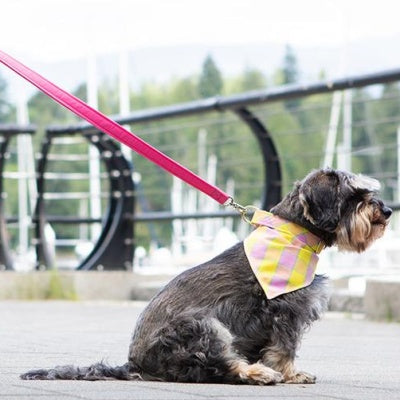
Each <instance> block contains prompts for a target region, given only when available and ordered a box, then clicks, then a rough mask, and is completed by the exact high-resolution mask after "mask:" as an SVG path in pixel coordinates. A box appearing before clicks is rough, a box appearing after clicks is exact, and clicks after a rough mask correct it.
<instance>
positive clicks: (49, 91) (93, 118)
mask: <svg viewBox="0 0 400 400" xmlns="http://www.w3.org/2000/svg"><path fill="white" fill-rule="evenodd" d="M0 62H2V63H3V64H4V65H5V66H7V67H8V68H10V69H11V70H13V71H14V72H16V73H17V74H18V75H20V76H21V77H22V78H24V79H26V80H27V81H29V82H30V83H32V84H33V85H34V86H36V87H37V88H38V89H39V90H41V91H42V92H43V93H45V94H46V95H47V96H49V97H51V98H52V99H53V100H55V101H56V102H57V103H59V104H61V105H62V106H64V107H66V108H67V109H69V110H70V111H72V112H73V113H75V114H76V115H78V116H79V117H81V118H83V119H85V120H86V121H88V122H89V123H90V124H92V125H93V126H95V127H96V128H98V129H99V130H100V131H102V132H104V133H106V134H108V135H110V136H111V137H113V138H114V139H115V140H117V141H119V142H121V143H123V144H125V145H126V146H128V147H129V148H131V149H132V150H134V151H136V152H137V153H139V154H140V155H142V156H143V157H145V158H147V159H148V160H150V161H152V162H153V163H155V164H156V165H158V166H159V167H161V168H163V169H165V170H166V171H168V172H169V173H171V174H172V175H175V176H176V177H178V178H180V179H182V180H183V181H184V182H186V183H188V184H189V185H191V186H193V187H194V188H196V189H198V190H200V191H201V192H203V193H205V194H207V195H208V196H210V197H211V198H213V199H214V200H216V201H217V202H218V203H220V204H224V205H230V206H232V207H234V208H235V209H237V208H236V206H238V205H237V204H236V203H234V202H233V199H232V197H231V196H229V195H228V194H226V193H225V192H223V191H222V190H221V189H219V188H217V187H216V186H213V185H211V184H210V183H208V182H206V181H205V180H203V179H202V178H200V177H199V176H198V175H196V174H195V173H193V172H192V171H190V170H189V169H188V168H186V167H184V166H183V165H181V164H179V163H178V162H176V161H174V160H172V159H171V158H170V157H168V156H167V155H165V154H164V153H162V152H161V151H159V150H157V149H156V148H154V147H153V146H151V145H149V144H148V143H146V142H145V141H144V140H142V139H141V138H139V137H138V136H136V135H134V134H133V133H132V132H130V131H128V130H127V129H125V128H124V127H123V126H121V125H120V124H118V123H117V122H115V121H113V120H112V119H110V118H108V117H106V116H105V115H104V114H102V113H101V112H100V111H98V110H95V109H94V108H92V107H90V106H89V105H88V104H86V103H85V102H83V101H82V100H80V99H79V98H77V97H75V96H73V95H72V94H70V93H68V92H66V91H65V90H63V89H61V88H60V87H58V86H57V85H55V84H54V83H52V82H50V81H49V80H47V79H46V78H44V77H43V76H41V75H39V74H38V73H37V72H35V71H33V70H31V69H30V68H28V67H27V66H25V65H24V64H21V63H20V62H19V61H18V60H16V59H15V58H13V57H11V56H9V55H8V54H6V53H4V52H3V51H1V50H0Z"/></svg>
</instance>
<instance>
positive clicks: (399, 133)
mask: <svg viewBox="0 0 400 400" xmlns="http://www.w3.org/2000/svg"><path fill="white" fill-rule="evenodd" d="M397 202H399V203H400V125H399V126H398V127H397ZM395 215H398V213H395ZM399 228H400V217H399V216H398V217H397V229H399Z"/></svg>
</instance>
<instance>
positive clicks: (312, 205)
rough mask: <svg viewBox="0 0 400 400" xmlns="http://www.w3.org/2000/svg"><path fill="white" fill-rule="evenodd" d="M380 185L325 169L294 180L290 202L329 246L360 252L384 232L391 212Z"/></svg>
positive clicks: (359, 177) (350, 174)
mask: <svg viewBox="0 0 400 400" xmlns="http://www.w3.org/2000/svg"><path fill="white" fill-rule="evenodd" d="M379 188H380V184H379V182H378V181H377V180H375V179H373V178H369V177H366V176H363V175H355V174H352V173H349V172H344V171H338V170H333V169H330V168H326V169H321V170H317V171H313V172H311V173H310V174H309V175H307V176H306V177H305V178H304V179H303V180H302V181H300V182H297V183H296V185H295V190H294V192H293V193H292V195H291V196H290V195H289V198H290V202H289V203H296V204H295V205H293V208H292V209H293V210H296V214H297V217H298V218H300V220H302V221H305V222H306V223H307V225H308V226H309V227H311V228H314V229H312V230H314V232H317V233H322V236H323V237H325V238H329V240H328V241H327V242H328V243H327V244H328V245H331V244H336V245H337V246H338V248H339V249H340V250H349V251H356V252H362V251H364V250H365V249H366V248H367V247H368V246H369V245H370V244H371V243H372V242H373V241H374V240H376V239H378V238H379V237H381V236H382V235H383V233H384V231H385V228H386V226H387V224H388V221H389V218H390V216H391V214H392V210H391V209H390V208H389V207H387V206H385V204H384V203H383V202H382V200H381V199H380V198H379V197H378V190H379ZM293 194H294V195H293Z"/></svg>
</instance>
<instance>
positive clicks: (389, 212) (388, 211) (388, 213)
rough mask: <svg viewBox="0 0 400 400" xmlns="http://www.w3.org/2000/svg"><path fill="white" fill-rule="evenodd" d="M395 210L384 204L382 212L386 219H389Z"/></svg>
mask: <svg viewBox="0 0 400 400" xmlns="http://www.w3.org/2000/svg"><path fill="white" fill-rule="evenodd" d="M392 212H393V210H392V209H391V208H389V207H386V206H383V207H382V214H383V215H384V217H385V218H386V219H389V218H390V216H391V215H392Z"/></svg>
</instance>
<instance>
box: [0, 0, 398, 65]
mask: <svg viewBox="0 0 400 400" xmlns="http://www.w3.org/2000/svg"><path fill="white" fill-rule="evenodd" d="M399 15H400V2H399V1H398V0H380V1H379V2H377V1H371V0H301V1H298V0H279V1H276V0H274V1H272V0H201V1H199V0H196V1H195V0H12V1H11V0H5V1H3V2H2V5H1V16H2V18H1V19H2V21H1V24H0V46H1V48H2V50H4V51H6V52H9V53H11V54H12V55H15V56H21V55H22V56H24V57H27V58H28V59H32V60H40V61H41V62H55V61H60V60H68V59H71V58H78V57H82V56H85V55H86V54H87V53H88V52H96V53H107V52H112V51H120V50H126V49H129V50H133V49H137V48H146V47H159V46H176V45H180V44H196V43H197V44H198V43H206V44H212V45H217V44H239V43H240V44H243V43H250V42H272V43H277V44H279V43H281V44H286V43H290V44H292V45H295V46H296V45H300V46H310V47H311V46H316V45H318V46H320V45H322V46H332V45H334V46H342V45H343V46H345V45H346V43H348V42H352V41H355V40H358V39H360V38H364V39H365V38H367V39H368V38H385V37H391V36H394V35H399V34H400V22H399Z"/></svg>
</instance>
